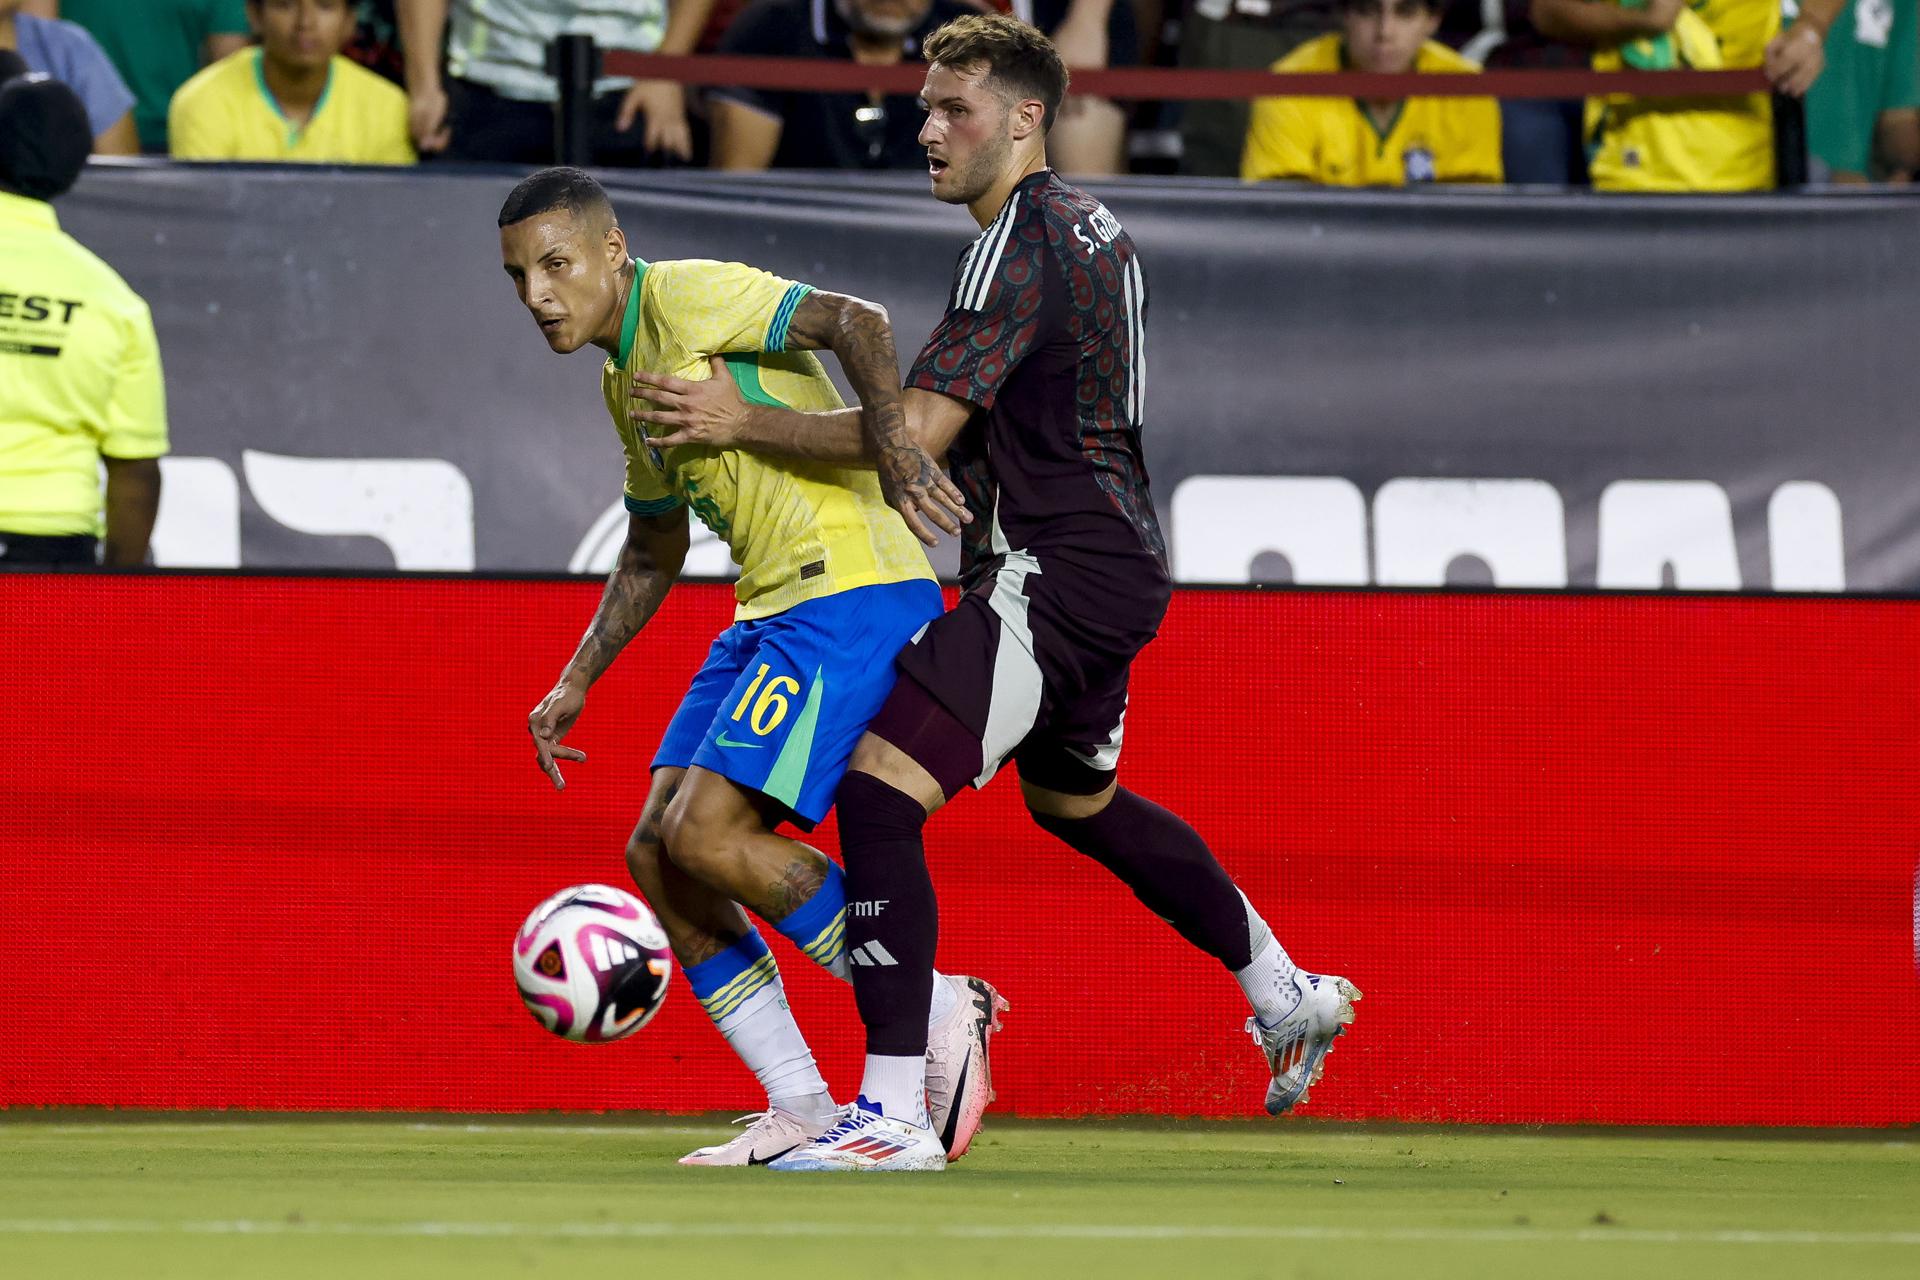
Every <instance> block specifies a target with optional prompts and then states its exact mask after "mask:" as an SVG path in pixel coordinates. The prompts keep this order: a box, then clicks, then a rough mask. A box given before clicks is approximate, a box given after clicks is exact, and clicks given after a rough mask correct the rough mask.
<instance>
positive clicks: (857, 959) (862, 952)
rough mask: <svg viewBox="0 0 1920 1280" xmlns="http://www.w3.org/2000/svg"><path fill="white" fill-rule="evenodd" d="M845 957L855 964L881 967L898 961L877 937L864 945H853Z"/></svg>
mask: <svg viewBox="0 0 1920 1280" xmlns="http://www.w3.org/2000/svg"><path fill="white" fill-rule="evenodd" d="M847 959H849V960H851V961H853V962H854V963H855V964H864V965H873V966H876V967H878V968H882V969H884V968H886V967H887V966H888V965H894V964H899V963H900V962H899V961H898V960H895V959H894V958H893V956H892V954H891V953H890V952H889V951H888V950H887V949H886V948H885V947H883V946H881V945H880V940H879V939H878V938H875V939H874V940H873V941H872V942H869V943H867V944H866V945H865V946H861V947H855V948H854V949H853V950H851V951H849V952H847Z"/></svg>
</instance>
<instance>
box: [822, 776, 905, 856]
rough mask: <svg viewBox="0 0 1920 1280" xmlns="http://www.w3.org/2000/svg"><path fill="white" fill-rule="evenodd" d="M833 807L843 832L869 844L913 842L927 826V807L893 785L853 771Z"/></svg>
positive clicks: (846, 779) (841, 783)
mask: <svg viewBox="0 0 1920 1280" xmlns="http://www.w3.org/2000/svg"><path fill="white" fill-rule="evenodd" d="M834 806H835V808H836V810H837V811H838V813H839V815H840V827H841V829H842V830H844V831H850V832H858V833H860V835H861V836H862V837H863V838H864V839H867V840H876V839H878V840H885V839H889V838H912V837H915V836H917V835H918V834H919V832H920V829H921V828H922V827H924V826H926V825H927V817H928V814H927V806H926V804H925V802H924V801H922V800H921V799H919V798H918V797H915V796H911V795H908V794H907V793H906V792H904V791H902V790H900V789H899V788H898V787H896V786H894V785H893V784H892V783H890V782H888V781H886V780H884V779H882V778H877V777H875V776H874V775H873V774H870V773H863V772H859V771H857V770H856V771H850V772H848V774H847V776H846V777H844V778H842V779H841V780H840V787H839V790H837V791H836V792H835V793H834Z"/></svg>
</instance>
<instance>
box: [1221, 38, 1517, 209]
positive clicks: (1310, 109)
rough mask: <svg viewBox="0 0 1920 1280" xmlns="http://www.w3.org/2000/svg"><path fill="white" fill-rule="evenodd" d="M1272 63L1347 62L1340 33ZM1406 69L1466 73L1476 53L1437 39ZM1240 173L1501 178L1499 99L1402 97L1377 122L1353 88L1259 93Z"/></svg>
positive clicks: (1368, 180) (1320, 66) (1375, 182)
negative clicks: (1386, 118) (1347, 92)
mask: <svg viewBox="0 0 1920 1280" xmlns="http://www.w3.org/2000/svg"><path fill="white" fill-rule="evenodd" d="M1272 69H1273V70H1274V71H1281V72H1308V71H1346V70H1349V69H1350V67H1349V65H1348V62H1347V57H1346V41H1345V40H1344V39H1342V38H1341V37H1340V36H1339V35H1329V36H1321V37H1320V38H1319V39H1317V40H1309V41H1308V42H1307V43H1305V44H1303V45H1301V46H1300V47H1299V48H1298V49H1295V50H1294V51H1293V52H1292V53H1290V54H1288V55H1287V56H1286V57H1284V58H1282V59H1281V60H1280V61H1278V62H1276V63H1274V64H1273V68H1272ZM1414 70H1415V71H1418V72H1421V73H1423V74H1426V73H1434V74H1443V75H1444V74H1467V73H1472V72H1477V71H1479V70H1480V66H1479V64H1478V63H1475V62H1471V61H1469V60H1468V59H1466V58H1463V57H1461V56H1460V55H1459V54H1457V53H1455V52H1454V51H1453V50H1451V49H1449V48H1447V47H1446V46H1445V45H1443V44H1440V43H1438V42H1437V41H1433V40H1429V41H1427V43H1426V44H1424V45H1422V46H1421V48H1420V55H1419V57H1418V59H1417V60H1416V61H1415V63H1414ZM1240 176H1241V177H1242V178H1244V179H1246V180H1247V181H1249V182H1259V181H1263V180H1267V179H1273V178H1303V179H1305V180H1307V181H1309V182H1319V183H1323V184H1325V185H1327V186H1335V187H1398V186H1404V185H1405V184H1407V183H1410V182H1499V181H1501V180H1502V173H1501V168H1500V106H1499V104H1498V103H1497V102H1495V101H1494V100H1493V99H1492V98H1408V99H1406V100H1405V101H1403V102H1401V103H1400V105H1399V109H1398V111H1397V113H1396V114H1395V115H1394V117H1393V119H1392V121H1391V122H1390V124H1389V125H1388V126H1387V127H1386V128H1384V129H1382V128H1381V127H1380V125H1379V124H1378V123H1376V122H1375V120H1374V118H1373V116H1372V115H1371V114H1369V113H1368V112H1367V110H1366V109H1365V108H1364V107H1362V106H1361V104H1360V103H1358V102H1356V101H1354V100H1353V99H1351V98H1261V99H1260V100H1258V101H1257V102H1255V103H1254V104H1253V120H1252V124H1251V126H1250V127H1249V128H1248V130H1247V145H1246V150H1245V151H1244V152H1243V153H1242V155H1241V157H1240Z"/></svg>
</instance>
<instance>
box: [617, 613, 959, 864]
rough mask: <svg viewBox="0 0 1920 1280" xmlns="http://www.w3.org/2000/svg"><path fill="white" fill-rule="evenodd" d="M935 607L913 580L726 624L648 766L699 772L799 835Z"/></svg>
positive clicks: (821, 806)
mask: <svg viewBox="0 0 1920 1280" xmlns="http://www.w3.org/2000/svg"><path fill="white" fill-rule="evenodd" d="M943 607H944V602H943V601H942V600H941V598H940V588H939V586H938V585H937V584H935V583H933V582H929V581H926V580H925V579H920V580H916V581H912V582H889V583H883V584H881V585H878V586H872V587H855V588H854V589H853V590H851V591H842V592H840V593H838V594H836V595H830V596H822V597H820V598H818V599H815V600H807V601H804V602H802V603H800V604H797V605H795V606H794V607H793V608H791V609H788V610H787V611H786V612H784V613H777V614H774V615H773V616H772V617H770V618H755V619H752V620H750V621H747V622H736V623H734V624H733V625H732V626H731V627H728V628H727V629H726V630H725V631H722V632H721V633H720V634H719V636H717V637H716V638H715V639H714V642H713V647H712V648H711V649H709V650H708V651H707V661H706V664H705V665H704V666H702V667H701V668H700V670H699V672H698V673H696V674H695V675H694V677H693V683H692V684H691V685H690V686H689V687H688V689H687V696H686V699H685V700H684V701H682V702H681V704H680V709H679V710H678V711H676V712H674V715H673V719H672V720H671V721H670V722H669V723H668V725H667V732H666V734H665V736H664V737H662V738H661V740H660V750H659V751H658V752H656V753H655V755H654V759H653V767H654V768H656V769H684V768H686V767H688V766H690V765H699V766H700V767H701V768H702V769H708V770H711V771H712V772H714V773H717V774H719V775H721V776H722V777H724V778H728V779H730V780H732V781H733V782H736V783H738V784H739V785H741V786H743V787H745V788H747V789H748V790H750V791H758V792H760V793H762V794H763V795H766V796H769V797H771V798H772V799H774V800H777V801H779V802H780V803H781V804H783V805H785V806H786V807H787V809H788V810H789V811H790V812H791V813H792V814H793V815H794V820H795V822H796V823H797V824H798V825H800V826H802V827H805V828H807V829H808V830H811V829H812V828H813V826H814V825H815V824H816V823H818V822H819V821H820V820H821V819H822V818H824V817H826V816H827V810H829V809H831V808H832V807H833V793H834V790H835V788H837V787H838V786H839V785H840V778H841V776H842V775H844V774H845V773H846V771H847V762H848V761H849V760H850V759H852V758H853V748H854V744H856V743H858V742H859V741H860V735H861V734H863V733H865V732H866V729H867V722H868V721H870V720H872V719H873V717H874V716H875V714H877V713H878V712H879V710H880V706H881V704H882V703H884V702H885V701H886V700H887V695H888V694H889V693H891V692H892V691H893V682H894V667H893V660H894V658H895V657H896V656H898V654H899V653H900V650H901V649H903V648H905V647H906V646H907V644H908V643H909V642H910V641H911V640H912V639H913V637H914V636H915V635H916V634H918V633H919V631H920V630H921V628H923V627H925V626H926V625H927V624H928V623H929V622H931V621H933V620H934V619H935V618H937V617H939V616H940V613H941V610H942V608H943Z"/></svg>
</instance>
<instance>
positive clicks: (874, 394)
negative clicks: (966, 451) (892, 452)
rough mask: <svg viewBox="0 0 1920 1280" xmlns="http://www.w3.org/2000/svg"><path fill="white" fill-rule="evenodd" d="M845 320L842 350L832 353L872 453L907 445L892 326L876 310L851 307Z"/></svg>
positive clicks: (873, 308) (898, 366) (882, 314)
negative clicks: (850, 388)
mask: <svg viewBox="0 0 1920 1280" xmlns="http://www.w3.org/2000/svg"><path fill="white" fill-rule="evenodd" d="M851 310H852V314H851V315H849V316H848V317H847V319H846V322H845V324H844V326H843V330H842V331H843V332H844V333H845V335H846V337H845V338H844V339H843V346H844V348H845V349H844V350H839V349H836V352H835V354H837V355H838V356H839V357H840V364H841V366H842V367H843V368H844V369H846V371H847V381H848V382H851V383H852V384H853V390H854V393H855V394H856V395H858V396H859V397H860V406H861V409H862V410H863V412H862V414H861V423H862V425H863V426H864V427H865V428H866V433H867V439H868V440H870V441H872V442H873V447H874V450H875V452H876V453H883V452H884V451H885V450H886V449H887V448H888V446H890V445H904V444H908V443H910V438H909V437H908V435H907V413H906V410H905V409H904V408H902V407H901V404H900V361H899V358H898V357H897V356H896V355H895V354H894V351H893V326H892V325H891V324H889V323H888V321H887V313H886V312H885V311H883V310H881V309H880V308H879V307H873V306H855V307H853V308H851Z"/></svg>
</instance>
